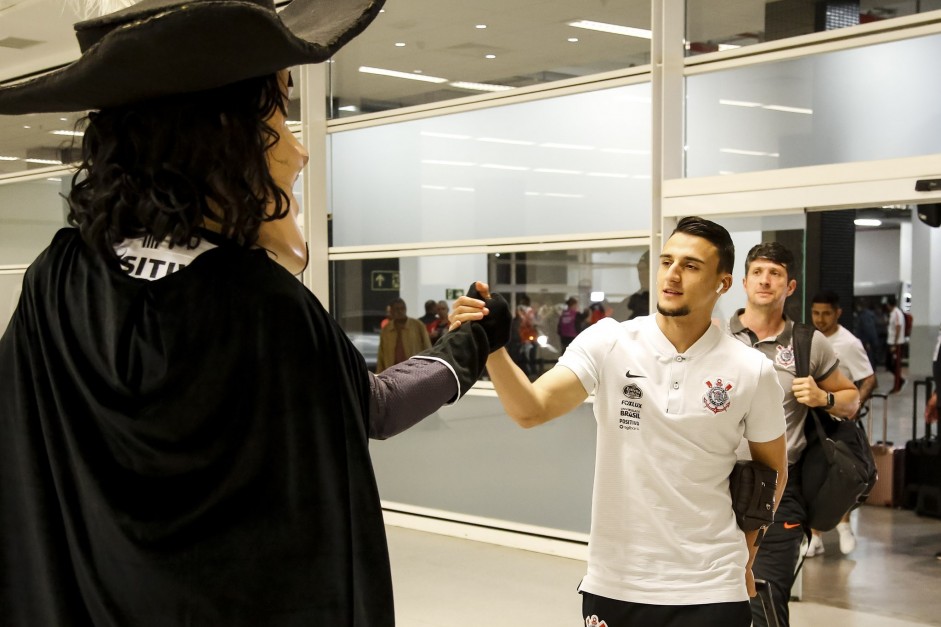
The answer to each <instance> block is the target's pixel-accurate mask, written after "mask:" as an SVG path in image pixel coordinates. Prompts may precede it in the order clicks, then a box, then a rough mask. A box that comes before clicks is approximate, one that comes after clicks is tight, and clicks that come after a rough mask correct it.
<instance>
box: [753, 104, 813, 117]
mask: <svg viewBox="0 0 941 627" xmlns="http://www.w3.org/2000/svg"><path fill="white" fill-rule="evenodd" d="M762 109H768V110H769V111H784V112H785V113H803V114H805V115H813V113H814V110H813V109H805V108H804V107H786V106H784V105H765V106H764V107H762Z"/></svg>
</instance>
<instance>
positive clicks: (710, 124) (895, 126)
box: [686, 35, 941, 177]
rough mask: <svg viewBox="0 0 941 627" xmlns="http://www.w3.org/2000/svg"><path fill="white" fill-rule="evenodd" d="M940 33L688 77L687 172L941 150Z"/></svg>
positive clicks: (706, 173) (742, 169)
mask: <svg viewBox="0 0 941 627" xmlns="http://www.w3.org/2000/svg"><path fill="white" fill-rule="evenodd" d="M938 58H941V35H931V36H927V37H919V38H916V39H909V40H903V41H895V42H889V43H885V44H880V45H876V46H867V47H864V48H854V49H850V50H841V51H838V52H830V53H826V54H819V55H814V56H811V57H804V58H800V59H793V60H788V61H780V62H777V63H766V64H761V65H756V66H748V67H741V68H736V69H731V70H725V71H719V72H711V73H707V74H699V75H695V76H690V77H689V78H687V81H686V92H687V105H688V106H687V113H686V115H687V125H686V128H687V144H688V149H687V153H686V154H687V159H686V175H687V176H689V177H695V176H714V175H720V174H734V173H740V172H754V171H759V170H774V169H778V168H790V167H799V166H811V165H823V164H829V163H848V162H854V161H870V160H878V159H895V158H900V157H914V156H920V155H928V154H935V153H938V152H941V135H939V134H938V133H931V132H927V133H926V132H925V129H935V128H941V108H938V106H937V104H936V103H937V102H938V101H939V100H941V82H939V81H935V80H926V78H925V77H926V76H930V75H931V72H932V71H933V69H932V68H934V63H935V59H938Z"/></svg>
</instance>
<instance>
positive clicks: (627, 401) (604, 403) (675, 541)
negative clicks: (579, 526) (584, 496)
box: [559, 316, 784, 605]
mask: <svg viewBox="0 0 941 627" xmlns="http://www.w3.org/2000/svg"><path fill="white" fill-rule="evenodd" d="M559 365H560V366H564V367H566V368H568V369H570V370H571V371H572V372H574V373H575V374H576V376H578V378H579V380H580V381H581V382H582V385H583V386H584V387H585V390H586V391H588V392H589V393H590V392H592V391H594V392H595V404H594V413H595V419H596V420H597V423H598V436H597V446H596V449H597V456H596V461H595V484H594V494H593V499H592V517H591V535H590V540H589V549H588V553H589V557H588V574H587V576H586V577H585V579H584V580H583V581H582V585H581V589H582V590H584V591H586V592H590V593H592V594H596V595H600V596H604V597H608V598H611V599H617V600H621V601H631V602H636V603H647V604H653V605H692V604H700V603H722V602H736V601H745V600H747V599H748V594H747V592H746V590H745V571H744V569H745V564H746V563H747V561H748V551H747V548H746V546H745V536H744V534H743V533H742V532H741V530H739V528H738V526H737V525H736V523H735V515H734V514H733V512H732V504H731V497H730V496H729V481H728V479H729V474H730V473H731V472H732V467H733V465H734V464H735V459H736V458H735V449H736V447H737V446H738V444H739V442H741V440H742V437H743V436H744V437H745V438H747V439H748V440H751V441H754V442H767V441H770V440H774V439H775V438H778V437H780V436H781V435H782V434H783V433H784V410H783V407H782V400H783V392H782V390H781V386H780V385H779V384H778V378H777V375H776V374H775V372H774V368H773V366H772V364H771V362H770V361H769V360H768V359H767V358H766V357H765V356H764V355H762V354H761V353H759V352H758V351H754V350H751V349H750V348H748V347H747V346H745V345H743V344H742V343H741V342H739V341H737V340H735V339H733V338H731V337H729V336H727V335H726V334H724V333H723V332H722V331H721V330H720V329H719V328H718V327H716V326H715V325H712V326H710V327H709V329H708V331H707V332H706V333H705V334H704V335H703V336H702V337H701V338H700V339H699V340H698V341H697V342H696V343H695V344H694V345H693V346H692V347H690V349H689V350H688V351H686V352H685V353H677V352H676V349H675V348H674V347H673V345H672V344H671V343H670V341H669V340H667V338H666V337H665V336H664V335H663V333H662V332H661V331H660V328H659V327H658V326H657V323H656V317H655V316H643V317H640V318H635V319H634V320H629V321H627V322H621V323H618V322H615V321H614V320H612V319H610V318H606V319H604V320H601V321H599V322H598V323H596V324H594V325H592V326H591V327H589V328H588V329H586V330H585V331H583V332H582V333H581V334H580V335H579V336H578V337H577V338H575V341H574V342H573V343H572V344H571V345H570V346H569V348H568V350H567V351H566V352H565V354H564V355H563V356H562V357H561V358H560V359H559Z"/></svg>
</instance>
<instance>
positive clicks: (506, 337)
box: [467, 282, 513, 353]
mask: <svg viewBox="0 0 941 627" xmlns="http://www.w3.org/2000/svg"><path fill="white" fill-rule="evenodd" d="M467 295H468V296H470V297H471V298H476V299H478V300H482V301H484V302H485V303H486V304H487V309H489V310H490V313H489V314H487V315H486V316H484V317H483V320H475V321H474V322H473V324H476V325H480V326H481V327H483V329H484V331H486V332H487V341H488V342H490V352H491V353H492V352H493V351H495V350H497V349H500V348H503V347H504V346H506V345H507V343H508V342H509V341H510V325H511V324H512V322H513V316H511V315H510V305H509V304H508V303H507V302H506V300H504V298H503V297H502V296H500V295H499V294H494V293H492V292H491V294H490V298H483V297H481V295H480V292H478V291H477V283H476V282H474V283H471V286H470V289H469V290H467Z"/></svg>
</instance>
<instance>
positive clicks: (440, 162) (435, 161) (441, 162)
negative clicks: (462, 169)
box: [421, 159, 477, 166]
mask: <svg viewBox="0 0 941 627" xmlns="http://www.w3.org/2000/svg"><path fill="white" fill-rule="evenodd" d="M421 162H422V163H424V164H427V165H463V166H470V165H477V164H476V163H474V162H473V161H445V160H443V159H422V161H421Z"/></svg>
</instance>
